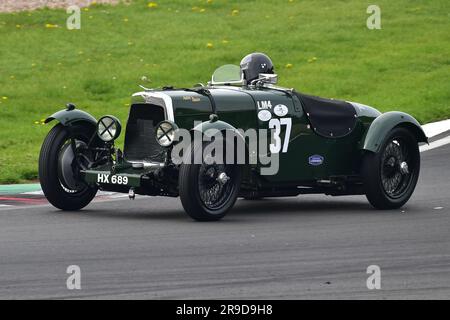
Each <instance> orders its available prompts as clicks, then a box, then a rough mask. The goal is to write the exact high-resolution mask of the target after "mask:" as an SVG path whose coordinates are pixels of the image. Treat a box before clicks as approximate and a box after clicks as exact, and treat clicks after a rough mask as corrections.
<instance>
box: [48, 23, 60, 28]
mask: <svg viewBox="0 0 450 320" xmlns="http://www.w3.org/2000/svg"><path fill="white" fill-rule="evenodd" d="M45 27H46V28H58V25H57V24H51V23H47V24H45Z"/></svg>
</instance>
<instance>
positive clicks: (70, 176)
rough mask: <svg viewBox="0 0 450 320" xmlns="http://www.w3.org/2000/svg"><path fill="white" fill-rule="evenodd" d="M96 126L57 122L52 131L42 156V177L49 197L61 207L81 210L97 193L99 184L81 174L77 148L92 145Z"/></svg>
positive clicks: (44, 188) (40, 173) (41, 180)
mask: <svg viewBox="0 0 450 320" xmlns="http://www.w3.org/2000/svg"><path fill="white" fill-rule="evenodd" d="M93 132H94V131H93V129H92V128H91V127H90V126H88V125H83V124H76V125H73V126H72V127H71V128H70V132H69V130H68V128H67V127H65V126H63V125H62V124H57V125H56V126H54V127H53V128H52V130H51V131H50V132H49V133H48V135H47V137H46V138H45V140H44V143H43V144H42V148H41V153H40V155H39V180H40V183H41V187H42V191H43V192H44V195H45V197H46V198H47V200H48V201H49V202H50V203H51V204H52V205H53V206H55V207H56V208H58V209H61V210H79V209H82V208H84V207H85V206H87V205H88V204H89V203H90V202H91V201H92V199H93V198H94V197H95V194H96V193H97V188H96V187H91V186H88V185H87V184H85V183H84V182H83V181H82V180H81V179H80V177H79V169H80V168H79V166H78V165H77V163H76V161H75V154H74V148H75V150H82V149H83V148H84V147H85V146H87V145H88V144H89V140H90V138H91V137H92V135H93Z"/></svg>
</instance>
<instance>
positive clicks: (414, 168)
mask: <svg viewBox="0 0 450 320" xmlns="http://www.w3.org/2000/svg"><path fill="white" fill-rule="evenodd" d="M419 172H420V153H419V146H418V143H417V139H416V137H415V136H414V134H413V133H412V132H411V131H409V130H408V129H406V128H401V127H400V128H394V129H393V130H391V132H389V134H388V135H387V137H386V138H385V140H384V142H383V144H382V145H381V147H380V150H379V151H378V152H377V153H372V152H370V153H367V154H365V155H364V157H363V161H362V168H361V176H362V179H363V183H364V189H365V193H366V196H367V199H368V200H369V202H370V203H371V204H372V205H373V206H374V207H375V208H377V209H396V208H400V207H401V206H403V205H404V204H405V203H406V202H407V201H408V200H409V198H410V197H411V195H412V193H413V192H414V189H415V187H416V184H417V180H418V178H419Z"/></svg>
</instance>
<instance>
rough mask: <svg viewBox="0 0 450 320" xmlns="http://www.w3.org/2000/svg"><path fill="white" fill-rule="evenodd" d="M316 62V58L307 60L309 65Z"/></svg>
mask: <svg viewBox="0 0 450 320" xmlns="http://www.w3.org/2000/svg"><path fill="white" fill-rule="evenodd" d="M316 60H317V58H316V57H312V58H311V59H308V62H309V63H311V62H314V61H316Z"/></svg>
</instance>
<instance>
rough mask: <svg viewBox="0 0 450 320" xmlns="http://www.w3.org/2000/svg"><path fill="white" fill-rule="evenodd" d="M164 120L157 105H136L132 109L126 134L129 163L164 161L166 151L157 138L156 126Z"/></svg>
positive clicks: (126, 150)
mask: <svg viewBox="0 0 450 320" xmlns="http://www.w3.org/2000/svg"><path fill="white" fill-rule="evenodd" d="M163 120H164V109H163V108H162V107H160V106H157V105H151V104H135V105H132V106H131V108H130V114H129V116H128V123H127V130H126V133H125V148H124V156H125V158H126V159H127V160H129V161H157V162H163V161H164V149H163V148H162V147H161V146H160V145H159V144H158V142H157V141H156V137H155V126H156V125H157V124H158V123H159V122H161V121H163Z"/></svg>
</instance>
